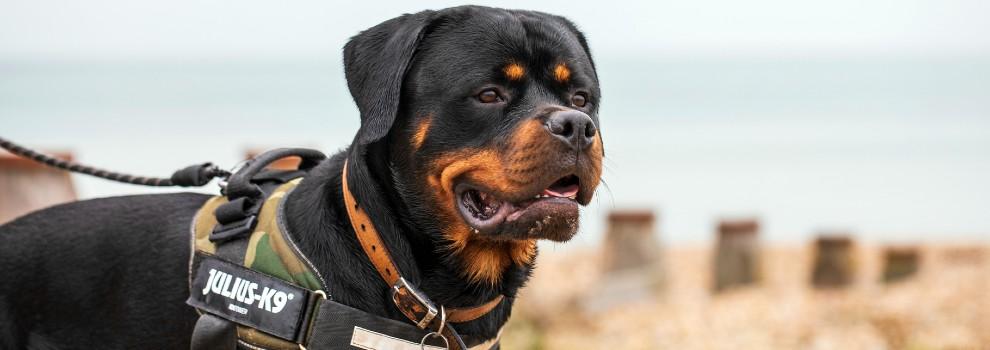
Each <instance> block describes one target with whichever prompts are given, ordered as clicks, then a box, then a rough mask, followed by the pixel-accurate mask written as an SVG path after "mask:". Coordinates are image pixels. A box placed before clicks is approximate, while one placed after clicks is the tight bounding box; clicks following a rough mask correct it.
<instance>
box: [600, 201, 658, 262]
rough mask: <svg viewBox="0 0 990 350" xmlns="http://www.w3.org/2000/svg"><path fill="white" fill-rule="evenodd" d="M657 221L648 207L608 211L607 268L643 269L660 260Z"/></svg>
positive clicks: (606, 237)
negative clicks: (634, 209) (644, 208)
mask: <svg viewBox="0 0 990 350" xmlns="http://www.w3.org/2000/svg"><path fill="white" fill-rule="evenodd" d="M655 222H656V218H655V217H654V216H653V212H651V211H646V210H636V211H615V212H612V213H611V214H609V216H608V232H607V233H606V235H605V254H604V257H603V263H602V267H603V269H604V271H605V272H606V273H609V272H615V271H624V270H642V269H643V268H644V267H647V266H651V265H654V264H655V263H657V262H658V261H659V259H660V249H659V247H658V246H657V242H656V239H655V238H654V236H653V231H654V225H655Z"/></svg>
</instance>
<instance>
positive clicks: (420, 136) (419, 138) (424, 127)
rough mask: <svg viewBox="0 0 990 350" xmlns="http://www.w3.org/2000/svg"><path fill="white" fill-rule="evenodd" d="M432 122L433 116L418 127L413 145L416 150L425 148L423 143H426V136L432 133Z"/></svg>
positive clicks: (414, 134)
mask: <svg viewBox="0 0 990 350" xmlns="http://www.w3.org/2000/svg"><path fill="white" fill-rule="evenodd" d="M432 121H433V118H432V116H426V119H423V121H421V122H419V125H416V132H414V133H413V136H412V144H413V147H415V148H416V149H419V148H420V147H423V141H426V135H427V134H428V133H429V132H430V122H432Z"/></svg>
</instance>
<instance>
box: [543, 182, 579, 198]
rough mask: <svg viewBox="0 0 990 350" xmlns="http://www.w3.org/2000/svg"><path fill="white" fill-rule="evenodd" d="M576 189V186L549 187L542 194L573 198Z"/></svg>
mask: <svg viewBox="0 0 990 350" xmlns="http://www.w3.org/2000/svg"><path fill="white" fill-rule="evenodd" d="M578 189H579V188H578V185H567V186H551V187H547V188H546V189H544V190H543V194H544V195H547V196H552V197H574V196H576V195H577V193H578Z"/></svg>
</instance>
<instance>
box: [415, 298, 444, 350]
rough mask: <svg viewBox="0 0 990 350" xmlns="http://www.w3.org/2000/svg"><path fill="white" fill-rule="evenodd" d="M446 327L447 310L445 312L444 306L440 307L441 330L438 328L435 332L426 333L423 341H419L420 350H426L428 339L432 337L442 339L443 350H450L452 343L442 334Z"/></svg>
mask: <svg viewBox="0 0 990 350" xmlns="http://www.w3.org/2000/svg"><path fill="white" fill-rule="evenodd" d="M446 325H447V310H444V308H443V305H440V328H437V330H436V331H435V332H429V333H426V335H424V336H423V339H420V340H419V349H420V350H425V349H426V339H427V338H430V337H440V339H443V348H444V349H450V342H449V341H448V340H447V337H444V336H443V334H442V333H443V327H444V326H446Z"/></svg>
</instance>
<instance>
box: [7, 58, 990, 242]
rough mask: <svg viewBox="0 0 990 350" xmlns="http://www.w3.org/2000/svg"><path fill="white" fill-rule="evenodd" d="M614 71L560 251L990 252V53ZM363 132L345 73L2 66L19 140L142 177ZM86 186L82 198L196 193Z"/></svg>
mask: <svg viewBox="0 0 990 350" xmlns="http://www.w3.org/2000/svg"><path fill="white" fill-rule="evenodd" d="M596 65H597V68H598V75H599V78H600V80H601V86H602V93H603V100H602V103H601V109H600V113H599V118H600V124H601V125H600V128H601V131H602V135H603V139H604V145H605V154H606V157H605V172H604V175H603V184H602V185H601V186H600V187H599V189H598V191H597V195H596V197H595V199H594V201H593V203H592V204H591V205H589V206H588V207H585V208H583V209H582V223H581V231H580V233H579V234H578V235H577V236H576V238H575V239H574V240H573V241H572V242H570V243H548V244H545V245H544V246H542V248H541V249H545V250H547V249H548V250H567V249H570V247H588V246H595V245H598V244H600V243H601V242H602V240H603V239H604V233H605V232H606V231H607V229H608V223H607V216H608V214H609V213H611V212H613V211H616V210H620V211H624V210H647V211H650V212H652V213H654V215H655V216H656V227H655V234H656V237H657V239H658V240H659V241H660V242H663V243H670V244H681V243H704V242H710V241H711V240H712V239H713V238H714V237H715V234H716V232H715V231H716V226H717V224H718V222H719V220H723V219H746V218H755V219H757V220H759V222H760V224H761V225H760V231H761V233H760V234H761V238H762V239H763V240H766V241H768V242H774V243H787V244H803V243H805V242H808V241H809V240H811V239H813V238H814V237H815V236H817V235H819V234H827V233H845V234H851V235H853V236H854V237H856V238H857V239H859V240H863V241H866V242H870V243H878V244H886V243H896V244H904V243H914V242H920V243H939V242H972V241H980V242H987V241H990V58H988V57H969V56H965V57H899V56H892V57H773V56H754V57H719V56H701V57H673V58H672V57H664V56H662V55H657V56H655V57H654V56H650V55H626V56H613V57H605V58H600V59H599V60H598V61H596ZM358 125H359V122H358V112H357V109H356V108H355V106H354V103H353V101H352V99H351V97H350V95H349V93H348V91H347V87H346V83H345V81H344V77H343V68H342V66H341V63H340V60H339V59H336V58H334V59H329V58H327V59H316V58H309V59H285V60H247V59H231V60H218V59H211V60H194V59H174V60H131V61H128V60H117V61H107V60H103V61H100V60H83V61H78V60H75V61H74V60H51V59H48V60H3V59H0V136H3V137H5V138H9V139H12V140H14V141H16V142H19V143H22V144H24V145H27V146H31V147H37V148H41V149H47V150H70V151H71V152H72V153H73V155H74V157H75V159H76V160H78V161H81V162H84V163H88V164H92V165H96V166H99V167H104V168H108V169H114V170H119V171H124V172H129V173H135V174H141V175H151V176H168V175H169V174H171V172H172V171H173V170H175V169H177V168H180V167H183V166H186V165H189V164H193V163H197V162H204V161H212V162H214V163H217V164H221V165H224V166H228V167H229V166H233V165H234V164H236V163H237V162H238V161H239V160H240V159H242V158H243V156H244V154H245V152H246V151H247V150H249V149H265V148H274V147H287V146H301V147H315V148H318V149H321V150H323V151H324V152H327V153H332V152H336V151H338V150H340V149H341V148H343V147H345V146H346V145H347V144H348V143H349V142H350V141H351V139H352V137H353V135H354V133H355V131H356V130H357V128H358ZM73 181H74V182H75V185H76V188H77V191H78V193H79V195H80V197H81V198H95V197H105V196H116V195H127V194H140V193H156V192H172V191H176V190H174V189H164V190H163V189H150V188H145V187H139V186H132V185H123V184H116V183H112V182H108V181H104V180H100V179H94V178H90V177H86V176H79V175H76V176H74V177H73ZM194 191H198V192H206V193H216V192H217V186H215V185H210V186H207V187H204V188H202V189H195V190H194ZM135 234H140V233H135Z"/></svg>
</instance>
